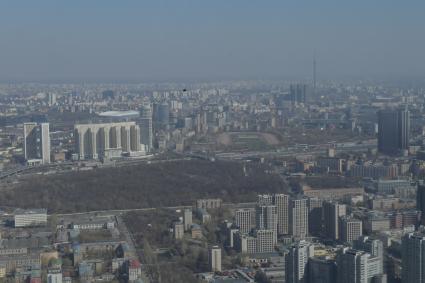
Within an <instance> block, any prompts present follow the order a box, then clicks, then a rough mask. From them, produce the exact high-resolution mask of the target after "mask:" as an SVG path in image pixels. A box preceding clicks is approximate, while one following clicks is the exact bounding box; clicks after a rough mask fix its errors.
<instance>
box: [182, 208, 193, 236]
mask: <svg viewBox="0 0 425 283" xmlns="http://www.w3.org/2000/svg"><path fill="white" fill-rule="evenodd" d="M192 223H193V222H192V209H190V208H186V209H185V210H184V214H183V224H184V230H185V231H188V230H190V228H191V226H192Z"/></svg>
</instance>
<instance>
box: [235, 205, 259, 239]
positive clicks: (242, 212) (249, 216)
mask: <svg viewBox="0 0 425 283" xmlns="http://www.w3.org/2000/svg"><path fill="white" fill-rule="evenodd" d="M235 224H236V226H237V227H238V228H239V231H241V233H243V234H248V233H250V232H251V230H252V229H253V228H254V227H255V210H253V209H249V208H241V209H237V210H236V211H235Z"/></svg>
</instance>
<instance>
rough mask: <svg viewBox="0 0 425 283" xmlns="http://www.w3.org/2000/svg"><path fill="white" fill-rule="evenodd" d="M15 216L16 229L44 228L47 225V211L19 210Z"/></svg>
mask: <svg viewBox="0 0 425 283" xmlns="http://www.w3.org/2000/svg"><path fill="white" fill-rule="evenodd" d="M14 215H15V227H30V226H42V225H46V224H47V210H46V209H17V210H15V212H14Z"/></svg>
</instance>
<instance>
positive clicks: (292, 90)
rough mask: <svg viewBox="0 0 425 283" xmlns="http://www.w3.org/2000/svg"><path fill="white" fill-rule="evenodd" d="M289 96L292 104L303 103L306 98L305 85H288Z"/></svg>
mask: <svg viewBox="0 0 425 283" xmlns="http://www.w3.org/2000/svg"><path fill="white" fill-rule="evenodd" d="M289 96H290V98H291V102H292V104H294V105H295V104H298V103H305V102H306V97H307V85H305V84H296V85H290V87H289Z"/></svg>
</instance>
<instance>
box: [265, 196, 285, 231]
mask: <svg viewBox="0 0 425 283" xmlns="http://www.w3.org/2000/svg"><path fill="white" fill-rule="evenodd" d="M257 203H258V205H265V206H267V205H274V206H276V213H277V234H278V235H287V234H288V206H289V195H285V194H274V195H270V194H265V195H258V202H257Z"/></svg>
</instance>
